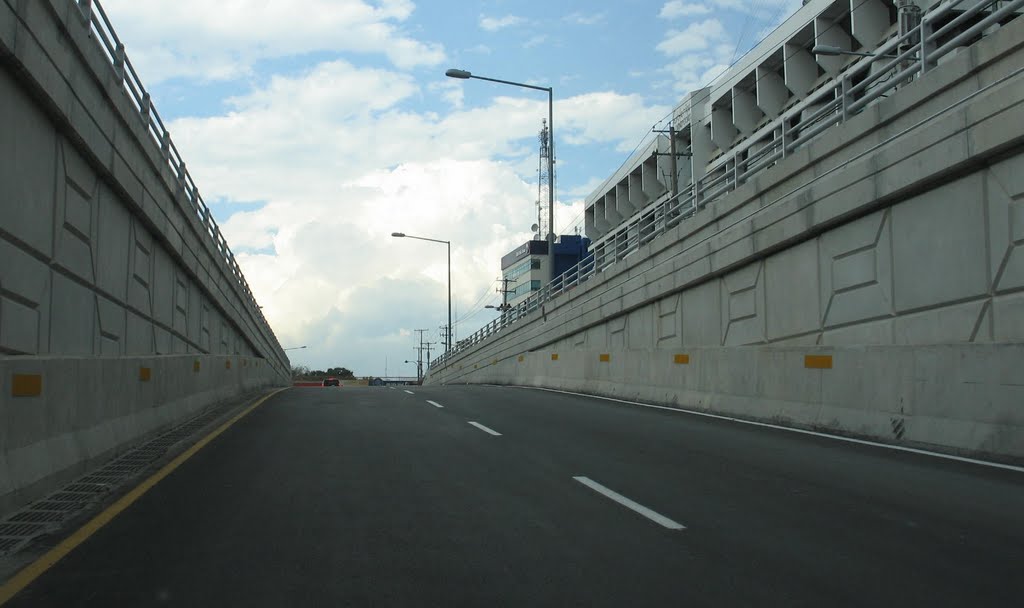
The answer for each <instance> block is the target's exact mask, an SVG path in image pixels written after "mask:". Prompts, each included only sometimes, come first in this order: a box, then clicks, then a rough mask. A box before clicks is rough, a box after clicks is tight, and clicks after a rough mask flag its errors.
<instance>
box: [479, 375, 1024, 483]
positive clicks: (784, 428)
mask: <svg viewBox="0 0 1024 608" xmlns="http://www.w3.org/2000/svg"><path fill="white" fill-rule="evenodd" d="M484 386H486V385H484ZM493 386H496V387H499V388H520V389H527V390H535V391H547V392H549V393H561V394H563V395H573V396H575V397H589V398H591V399H600V400H602V401H612V402H615V403H624V404H626V405H636V406H640V407H648V408H651V409H656V410H666V411H669V412H675V413H677V414H689V415H691V416H703V417H704V418H715V419H716V420H726V421H728V422H737V423H739V424H749V425H751V426H759V427H763V428H769V429H777V430H779V431H788V432H790V433H800V434H801V435H811V436H814V437H823V438H825V439H834V440H836V441H845V442H847V443H856V444H858V445H867V446H871V447H875V448H885V449H887V450H896V451H898V452H909V453H911V454H920V455H922V456H931V457H933V458H942V459H944V460H955V461H957V462H966V463H968V464H976V465H981V466H983V467H992V468H995V469H1005V470H1007V471H1015V472H1017V473H1024V467H1018V466H1014V465H1012V464H1003V463H1001V462H992V461H990V460H978V459H977V458H967V457H966V456H954V455H953V454H943V453H942V452H932V451H929V450H922V449H919V448H908V447H906V446H902V445H892V444H889V443H880V442H878V441H869V440H867V439H855V438H853V437H844V436H842V435H829V434H828V433H821V432H818V431H809V430H807V429H798V428H795V427H791V426H781V425H778V424H771V423H768V422H757V421H755V420H744V419H743V418H733V417H732V416H723V415H721V414H711V413H708V412H698V411H696V410H687V409H683V408H681V407H669V406H667V405H654V404H652V403H642V402H640V401H626V400H625V399H616V398H614V397H602V396H601V395H588V394H586V393H574V392H572V391H563V390H560V389H554V388H542V387H539V386H516V385H501V384H495V385H493Z"/></svg>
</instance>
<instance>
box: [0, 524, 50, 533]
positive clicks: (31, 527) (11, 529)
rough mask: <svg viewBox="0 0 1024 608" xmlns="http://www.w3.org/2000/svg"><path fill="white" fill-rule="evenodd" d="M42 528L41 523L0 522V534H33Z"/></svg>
mask: <svg viewBox="0 0 1024 608" xmlns="http://www.w3.org/2000/svg"><path fill="white" fill-rule="evenodd" d="M44 528H46V526H44V525H42V524H0V536H34V535H36V534H39V533H40V532H42V531H43V529H44Z"/></svg>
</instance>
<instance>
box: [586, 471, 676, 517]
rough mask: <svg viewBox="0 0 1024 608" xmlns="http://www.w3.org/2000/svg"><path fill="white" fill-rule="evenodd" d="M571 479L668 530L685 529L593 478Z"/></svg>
mask: <svg viewBox="0 0 1024 608" xmlns="http://www.w3.org/2000/svg"><path fill="white" fill-rule="evenodd" d="M573 479H575V480H576V481H578V482H580V483H582V484H583V485H585V486H587V487H588V488H590V489H591V490H593V491H595V492H597V493H598V494H600V495H602V496H604V497H606V498H610V499H612V500H614V501H615V502H617V503H619V504H620V505H622V506H624V507H626V508H627V509H629V510H631V511H633V512H635V513H638V514H640V515H643V516H644V517H646V518H647V519H649V520H651V521H653V522H654V523H656V524H658V525H659V526H663V527H665V528H668V529H669V530H685V529H686V526H684V525H683V524H681V523H679V522H676V521H672V520H671V519H669V518H667V517H665V516H664V515H662V514H661V513H658V512H656V511H652V510H650V509H648V508H647V507H645V506H643V505H642V504H640V503H638V502H635V501H633V500H630V499H628V498H626V497H625V496H623V495H622V494H619V493H618V492H616V491H614V490H609V489H608V488H606V487H604V486H602V485H601V484H599V483H597V482H596V481H594V480H592V479H590V478H587V477H573Z"/></svg>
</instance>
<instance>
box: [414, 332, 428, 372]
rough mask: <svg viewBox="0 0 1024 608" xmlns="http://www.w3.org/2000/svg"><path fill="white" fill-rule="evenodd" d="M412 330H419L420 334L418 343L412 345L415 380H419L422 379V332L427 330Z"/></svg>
mask: <svg viewBox="0 0 1024 608" xmlns="http://www.w3.org/2000/svg"><path fill="white" fill-rule="evenodd" d="M413 331H415V332H419V334H420V345H419V346H414V347H413V348H414V349H416V381H417V382H420V381H422V379H423V334H424V332H426V331H427V330H425V329H414V330H413Z"/></svg>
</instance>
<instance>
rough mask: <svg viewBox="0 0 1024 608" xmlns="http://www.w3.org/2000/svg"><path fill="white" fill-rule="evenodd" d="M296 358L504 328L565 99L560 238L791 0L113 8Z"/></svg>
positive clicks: (239, 2)
mask: <svg viewBox="0 0 1024 608" xmlns="http://www.w3.org/2000/svg"><path fill="white" fill-rule="evenodd" d="M100 3H101V4H102V6H103V8H104V10H105V11H106V13H107V15H108V16H109V18H110V20H111V22H112V24H113V27H114V29H115V31H116V32H117V33H118V35H119V36H120V38H121V40H122V42H123V43H124V44H125V47H126V50H127V54H128V57H129V59H130V60H131V62H132V64H133V65H134V67H135V69H136V71H137V73H138V74H139V76H140V78H141V80H142V82H143V84H144V85H145V86H146V88H147V89H148V90H149V91H150V93H151V94H152V96H153V101H154V105H155V107H156V110H157V112H158V113H159V114H160V116H161V118H162V119H163V120H164V122H165V124H166V125H167V128H168V130H169V131H170V133H171V136H172V139H173V140H174V142H175V145H176V146H177V147H178V149H179V150H180V151H181V154H182V157H183V158H184V159H185V161H186V163H187V165H188V168H189V172H190V173H191V174H192V176H193V178H194V179H195V182H196V184H197V185H198V188H199V191H200V193H201V194H202V196H203V198H204V200H205V201H206V203H207V204H208V205H209V207H210V209H211V211H212V212H213V215H214V217H215V219H216V221H217V222H218V224H219V225H220V226H221V230H222V232H223V234H224V235H225V237H226V238H227V240H228V243H229V244H230V246H231V249H232V251H233V252H234V253H235V256H236V259H237V261H238V263H239V265H240V266H241V268H242V271H243V272H244V274H245V276H246V280H247V281H248V283H249V286H250V287H251V288H252V290H253V293H254V294H255V296H256V299H257V300H258V301H259V303H260V305H262V306H263V311H264V314H265V315H266V317H267V319H268V320H269V322H270V324H271V326H272V328H273V329H274V332H275V334H276V335H277V337H278V340H279V341H280V343H281V345H282V346H283V347H285V348H289V349H291V348H295V347H299V346H305V347H306V348H304V349H296V350H289V351H288V355H289V356H290V358H291V361H292V364H293V365H305V366H308V367H311V368H313V369H326V368H328V367H342V366H343V367H347V368H349V369H351V370H353V371H354V372H355V373H356V375H359V376H373V375H376V376H381V375H384V374H385V373H386V374H388V375H390V376H412V375H415V369H416V368H415V364H410V363H406V361H415V359H416V357H417V354H416V350H415V347H416V346H417V345H418V342H419V338H418V335H419V334H417V333H416V332H415V331H414V330H416V329H426V330H428V331H427V332H426V333H425V334H424V336H425V340H426V341H429V342H432V343H434V345H433V346H432V349H433V350H432V353H431V355H432V356H433V355H436V354H437V352H438V350H437V349H439V348H443V346H441V345H440V344H439V343H440V342H441V341H442V339H443V332H442V330H441V327H442V326H443V325H444V324H445V323H446V322H447V293H448V292H447V289H448V285H447V270H448V267H447V257H446V250H445V246H444V245H442V244H437V243H430V242H424V241H416V240H410V239H396V238H392V237H391V233H392V232H405V233H407V234H410V235H416V236H422V237H426V238H432V239H438V240H445V241H451V255H452V268H451V274H452V279H451V283H452V300H453V319H454V320H455V323H454V326H455V330H454V332H455V339H456V340H458V339H460V338H463V337H466V336H468V335H470V334H471V333H472V332H474V331H475V330H477V329H478V328H479V327H481V326H483V325H484V324H486V323H488V322H490V321H491V320H493V319H494V318H495V314H496V313H495V312H494V311H493V310H491V309H487V308H484V307H485V306H486V305H488V304H490V305H496V304H500V303H501V295H500V294H499V293H498V292H497V288H498V286H499V285H500V284H499V282H498V279H499V277H500V273H501V269H500V259H501V256H502V255H504V254H505V253H508V252H509V251H511V250H512V249H514V248H515V247H516V246H518V245H520V244H522V243H524V242H525V241H527V240H529V239H530V238H531V235H532V232H531V229H530V228H531V225H532V224H533V223H534V222H536V218H537V209H536V200H537V169H538V163H539V145H538V134H539V131H540V129H541V121H542V120H543V119H545V118H547V113H548V103H547V94H546V93H544V92H541V91H534V90H530V89H525V88H521V87H514V86H508V85H501V84H496V83H491V82H486V81H482V80H475V79H473V80H457V79H451V78H446V77H445V75H444V72H445V70H446V69H447V68H461V69H466V70H470V71H471V72H473V73H474V74H476V75H480V76H486V77H490V78H498V79H501V80H510V81H515V82H520V83H526V84H532V85H535V86H541V87H551V88H552V89H553V91H554V141H555V143H554V147H555V159H556V164H555V172H556V195H557V200H556V205H555V207H556V210H555V226H556V229H557V231H558V232H559V233H560V234H574V233H575V232H576V230H577V229H578V230H579V231H580V232H582V231H583V201H584V199H585V198H586V197H587V195H588V194H590V193H591V192H592V191H593V190H594V189H595V188H596V187H598V186H599V185H600V184H601V182H603V181H604V180H605V179H606V178H607V177H609V176H610V175H611V174H612V173H614V172H615V171H616V170H617V169H618V168H619V167H620V165H621V164H622V163H623V162H625V161H626V159H627V158H628V157H629V156H630V154H631V153H632V152H633V151H634V150H635V149H636V148H637V147H639V146H640V145H644V144H645V143H646V142H647V141H649V138H650V137H652V130H653V129H658V128H666V127H667V122H666V120H667V118H668V117H669V115H670V113H671V111H672V108H673V107H674V106H675V105H677V104H678V103H679V102H680V101H681V100H682V98H683V97H684V96H685V94H686V93H687V92H688V91H690V90H693V89H695V88H699V87H700V86H703V85H705V84H707V83H709V82H711V81H712V80H713V79H714V78H715V77H716V76H718V75H719V74H721V73H722V72H724V71H725V70H726V69H727V68H728V66H729V65H730V64H732V63H734V62H735V61H737V60H739V59H740V57H742V55H743V54H744V53H745V52H746V51H747V50H749V49H750V48H751V47H753V46H754V45H755V44H756V43H757V42H758V41H759V40H760V39H761V38H763V37H764V36H765V35H766V34H767V33H768V32H770V31H771V30H772V29H773V28H774V27H775V26H776V25H778V24H779V23H781V22H782V21H783V20H784V19H785V18H786V17H788V16H789V15H790V14H792V13H793V12H794V11H795V10H796V9H797V8H798V7H799V5H800V0H704V1H702V2H699V1H691V0H671V1H667V2H666V1H665V0H660V1H649V0H615V1H612V0H587V1H582V0H581V1H573V0H565V1H551V0H545V1H535V0H517V1H515V2H512V1H506V0H459V1H456V0H430V1H429V2H427V1H426V0H424V1H422V2H413V1H411V0H232V1H225V2H208V1H207V0H146V1H145V2H139V1H138V0H100Z"/></svg>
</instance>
